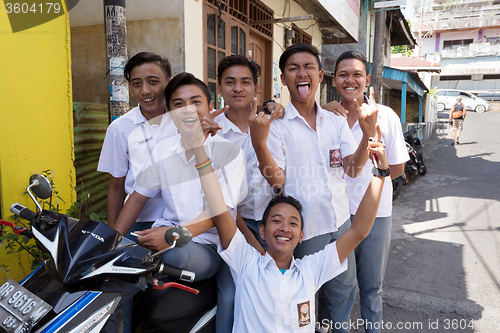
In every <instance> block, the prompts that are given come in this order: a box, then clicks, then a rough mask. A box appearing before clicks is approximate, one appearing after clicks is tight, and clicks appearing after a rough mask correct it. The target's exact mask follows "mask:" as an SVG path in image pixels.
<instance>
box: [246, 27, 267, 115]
mask: <svg viewBox="0 0 500 333" xmlns="http://www.w3.org/2000/svg"><path fill="white" fill-rule="evenodd" d="M265 50H266V42H265V40H264V39H262V38H259V37H257V36H255V35H252V34H250V38H249V43H248V57H249V58H250V59H252V61H255V62H256V63H257V64H259V66H260V77H259V79H258V81H257V83H258V84H259V88H258V90H257V105H260V104H262V103H263V102H264V92H265V91H266V78H267V75H266V64H265V59H266V54H265V53H266V52H265Z"/></svg>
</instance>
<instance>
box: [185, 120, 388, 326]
mask: <svg viewBox="0 0 500 333" xmlns="http://www.w3.org/2000/svg"><path fill="white" fill-rule="evenodd" d="M381 136H382V135H381V132H380V128H379V127H378V126H377V138H376V140H375V142H370V143H369V147H368V151H369V153H370V154H372V155H375V154H376V156H374V157H375V158H376V159H377V160H378V168H374V169H373V174H374V176H373V177H372V179H371V181H370V185H369V187H368V189H367V190H366V193H365V195H364V197H363V199H362V201H361V204H360V207H359V208H360V209H358V211H357V213H356V215H355V217H354V219H353V222H352V225H351V226H350V227H349V229H348V230H347V231H346V232H345V233H344V234H343V235H342V236H340V238H339V239H338V240H337V241H336V242H334V243H331V244H329V245H327V246H326V247H325V249H323V250H321V251H319V252H316V253H314V254H312V255H309V256H305V257H304V258H302V259H294V257H293V251H294V249H295V247H296V246H297V244H298V243H300V242H301V241H302V238H303V235H304V231H303V228H304V221H303V219H302V214H301V205H300V203H299V202H298V201H297V200H295V199H294V198H292V197H280V198H275V199H273V200H271V202H270V203H269V205H268V207H267V208H266V211H265V213H264V216H263V221H262V222H263V223H262V225H261V226H260V228H259V232H260V235H261V237H262V239H263V240H264V241H265V242H266V245H267V252H266V255H265V256H262V255H261V254H260V253H259V252H258V251H257V250H255V249H254V248H253V247H252V246H250V245H249V244H247V243H246V242H245V238H244V237H243V235H242V234H241V232H239V231H238V230H237V228H236V225H235V222H234V219H233V217H232V216H231V214H229V212H228V210H227V208H226V205H225V203H224V200H223V197H222V192H221V189H220V187H219V185H218V182H217V178H216V176H215V174H214V170H213V168H212V166H211V165H210V158H209V157H208V156H207V154H206V153H205V150H204V149H203V146H202V145H201V142H202V141H201V139H200V140H199V143H198V144H195V145H194V147H195V148H194V156H195V159H196V163H198V165H203V167H200V168H197V169H198V172H199V176H200V180H201V184H202V187H203V190H204V191H205V193H207V203H208V207H209V208H210V211H211V215H212V216H213V217H212V220H213V221H214V222H215V225H216V228H217V231H218V232H219V237H220V241H221V242H220V245H219V251H220V255H221V257H222V258H223V259H224V261H225V262H226V263H227V264H228V265H229V267H230V268H231V270H232V274H233V279H234V282H235V285H236V296H235V322H234V326H233V332H238V333H241V332H250V331H251V332H281V331H286V332H298V331H299V329H300V332H314V330H315V326H316V324H315V317H314V316H315V308H314V303H315V302H314V296H315V293H316V291H317V290H318V289H319V288H320V287H321V285H322V284H323V283H324V282H326V281H328V280H330V279H332V278H333V277H335V276H337V275H338V274H340V273H342V272H343V271H345V270H346V268H347V262H346V260H345V259H346V258H347V256H348V255H349V253H351V252H352V251H353V250H354V248H355V247H356V246H357V245H358V244H359V243H360V242H361V241H362V240H363V239H364V238H365V237H366V236H367V235H368V233H369V232H370V229H371V227H372V225H373V221H374V219H375V216H376V213H377V209H378V205H379V202H380V198H381V194H382V188H383V185H384V180H385V177H382V176H380V174H381V173H382V174H383V173H384V171H387V169H389V166H388V162H387V156H386V153H385V148H384V145H383V144H382V143H381V142H380V139H381ZM325 262H328V263H333V264H329V265H324V263H325Z"/></svg>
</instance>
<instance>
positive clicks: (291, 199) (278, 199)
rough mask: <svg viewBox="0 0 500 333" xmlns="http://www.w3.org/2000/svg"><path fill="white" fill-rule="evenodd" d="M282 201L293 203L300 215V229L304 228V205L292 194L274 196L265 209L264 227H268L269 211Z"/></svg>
mask: <svg viewBox="0 0 500 333" xmlns="http://www.w3.org/2000/svg"><path fill="white" fill-rule="evenodd" d="M280 203H285V204H289V205H292V206H293V207H295V209H297V211H298V212H299V215H300V230H301V231H302V230H304V217H303V216H302V205H301V204H300V202H299V200H297V199H295V198H294V197H291V196H282V197H276V198H273V199H272V200H271V201H269V203H268V204H267V207H266V210H265V211H264V215H263V216H262V225H263V226H264V228H265V227H266V224H267V219H268V218H269V213H270V212H271V209H272V208H273V207H274V206H276V205H277V204H280Z"/></svg>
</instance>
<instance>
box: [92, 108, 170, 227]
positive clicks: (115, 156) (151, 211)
mask: <svg viewBox="0 0 500 333" xmlns="http://www.w3.org/2000/svg"><path fill="white" fill-rule="evenodd" d="M160 117H162V119H161V123H160V125H157V124H153V125H151V124H150V123H149V122H148V121H147V120H146V118H145V117H144V116H143V115H142V113H141V110H140V109H139V107H138V106H137V107H135V108H133V109H132V110H130V111H129V112H127V113H126V114H124V115H123V116H121V117H120V118H118V119H116V120H115V121H113V122H112V123H111V124H110V125H109V127H108V129H107V131H106V137H105V138H104V143H103V145H102V150H101V156H100V158H99V164H98V166H97V171H101V172H107V173H109V174H111V175H112V176H113V177H116V178H120V177H124V176H126V178H125V192H126V193H127V194H129V195H130V194H132V193H133V192H134V188H133V186H134V183H135V180H136V179H137V177H138V176H139V174H140V173H141V171H142V169H144V166H145V165H146V163H147V161H148V160H149V156H150V154H151V152H152V151H153V148H154V147H155V145H156V144H157V143H158V142H160V141H161V140H163V139H165V138H168V137H170V136H173V135H175V134H177V129H176V127H175V125H174V123H173V121H172V119H170V117H168V116H167V115H166V114H163V115H162V116H160ZM163 207H164V205H163V201H162V199H161V196H160V195H158V196H155V197H154V198H151V199H149V200H148V202H147V203H146V205H145V206H144V209H143V210H142V212H141V213H140V214H139V217H138V218H137V222H150V221H155V220H156V219H157V218H159V217H161V216H162V214H163Z"/></svg>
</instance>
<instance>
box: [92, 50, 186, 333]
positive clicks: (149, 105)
mask: <svg viewBox="0 0 500 333" xmlns="http://www.w3.org/2000/svg"><path fill="white" fill-rule="evenodd" d="M124 75H125V78H126V79H127V81H128V82H129V91H130V93H131V95H132V96H133V97H135V98H136V99H137V102H138V105H137V106H136V107H135V108H133V109H132V110H130V111H128V112H127V113H126V114H124V115H123V116H121V117H119V118H118V119H114V120H113V122H112V123H111V124H110V125H109V127H108V129H107V131H106V137H105V138H104V143H103V146H102V150H101V156H100V158H99V164H98V166H97V171H100V172H107V173H109V174H110V177H109V187H108V200H107V208H108V214H107V220H108V225H109V226H111V227H113V226H114V225H115V221H116V218H117V217H118V214H119V213H120V210H121V208H122V205H123V197H124V193H126V194H127V195H130V194H132V192H133V191H134V189H133V186H134V184H135V180H136V178H137V177H138V176H139V174H140V172H141V171H142V169H143V168H144V166H145V165H146V162H147V161H148V159H149V156H150V154H151V152H152V150H153V148H154V146H155V145H156V143H157V142H160V141H161V140H163V139H164V138H167V137H169V136H173V135H175V134H176V133H177V132H176V129H175V125H174V123H173V122H172V120H171V119H170V118H168V117H163V115H164V114H165V111H166V106H165V97H164V95H163V90H164V89H165V87H166V86H167V83H168V81H169V80H170V77H171V76H172V69H171V66H170V62H169V61H168V59H166V58H162V57H161V56H159V55H157V54H154V53H150V52H140V53H138V54H136V55H134V56H133V57H132V58H130V60H129V61H127V64H126V65H125V68H124ZM163 207H164V204H163V201H162V199H161V196H160V195H157V196H155V197H154V198H151V200H149V201H148V202H147V204H146V207H145V209H144V210H143V211H142V212H141V214H139V216H138V217H137V220H136V223H135V224H134V226H133V227H132V228H131V230H130V232H132V231H137V230H143V229H149V228H151V226H152V225H153V222H154V221H155V220H156V219H157V218H159V217H161V215H162V213H163ZM127 238H130V239H131V240H135V237H134V236H131V235H130V233H129V234H127ZM132 305H133V304H132V303H131V302H129V303H126V304H124V306H123V309H124V310H123V312H124V313H126V314H125V315H124V316H123V318H124V320H123V328H124V333H130V331H131V328H130V326H131V321H130V317H131V313H132Z"/></svg>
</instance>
